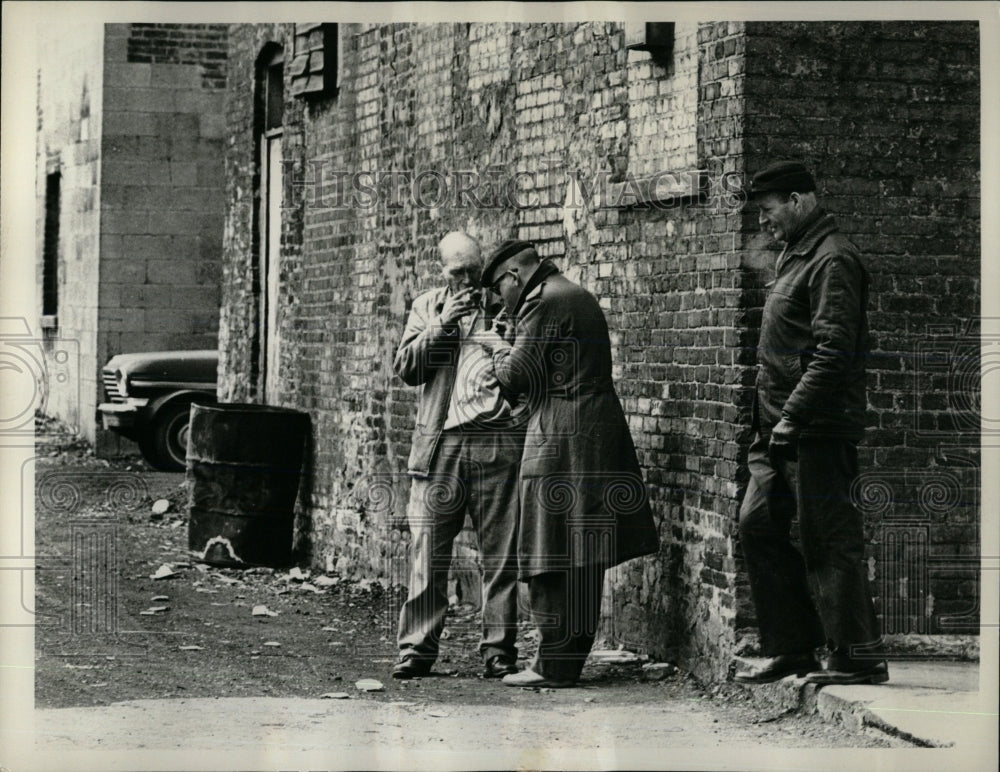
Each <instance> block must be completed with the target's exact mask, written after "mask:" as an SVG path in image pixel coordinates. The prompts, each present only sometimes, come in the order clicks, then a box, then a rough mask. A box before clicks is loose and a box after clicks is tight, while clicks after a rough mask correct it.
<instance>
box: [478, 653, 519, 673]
mask: <svg viewBox="0 0 1000 772" xmlns="http://www.w3.org/2000/svg"><path fill="white" fill-rule="evenodd" d="M516 672H517V665H516V664H515V662H514V659H513V657H510V656H508V655H507V654H494V655H493V656H492V657H490V658H489V659H488V660H486V669H485V670H484V671H483V678H503V677H504V676H507V675H514V673H516Z"/></svg>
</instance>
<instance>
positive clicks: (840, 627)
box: [740, 435, 881, 659]
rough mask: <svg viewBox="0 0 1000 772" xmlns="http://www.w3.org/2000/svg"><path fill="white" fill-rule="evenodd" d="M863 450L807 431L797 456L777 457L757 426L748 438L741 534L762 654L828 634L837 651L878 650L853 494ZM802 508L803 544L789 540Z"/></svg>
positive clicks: (814, 643) (799, 648) (854, 654)
mask: <svg viewBox="0 0 1000 772" xmlns="http://www.w3.org/2000/svg"><path fill="white" fill-rule="evenodd" d="M857 458H858V457H857V447H856V446H855V444H854V443H852V442H850V441H847V440H840V439H826V438H809V439H802V440H800V441H799V443H798V460H797V461H790V460H788V459H787V458H784V459H783V458H780V457H779V459H778V460H777V461H775V460H772V459H771V458H770V457H769V455H768V448H767V438H766V437H763V438H762V437H761V436H760V435H758V436H757V438H756V439H755V441H754V443H753V444H752V445H751V446H750V454H749V464H750V485H749V487H748V488H747V492H746V496H745V497H744V499H743V505H742V507H741V509H740V540H741V544H742V546H743V555H744V558H745V562H746V568H747V573H748V574H749V578H750V591H751V594H752V596H753V602H754V607H755V608H756V611H757V623H758V625H759V627H760V642H761V648H762V650H763V653H764V655H765V656H769V657H773V656H777V655H779V654H793V653H801V652H808V651H811V650H812V649H814V648H816V647H818V646H821V645H823V644H824V643H826V644H827V645H828V646H829V647H830V648H831V650H832V651H834V652H835V653H836V654H837V655H838V656H839V657H840V658H848V659H864V658H865V657H864V656H863V655H864V653H865V651H866V650H867V651H868V652H869V653H870V654H871V653H877V652H878V650H879V649H878V646H879V642H880V639H881V635H880V631H879V626H878V620H877V618H876V616H875V608H874V606H873V605H872V599H871V591H870V590H869V587H868V576H867V569H866V566H865V564H864V527H863V521H862V517H861V513H860V512H858V510H857V509H856V508H855V507H854V505H853V504H852V503H851V499H850V490H851V484H852V483H853V481H854V479H855V478H856V477H857V474H858V460H857ZM796 515H797V516H798V519H799V535H800V543H801V545H802V552H801V553H800V552H799V551H798V550H797V549H796V548H795V547H794V546H793V544H792V542H791V524H792V519H793V518H794V517H795V516H796Z"/></svg>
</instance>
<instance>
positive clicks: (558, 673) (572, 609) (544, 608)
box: [528, 565, 605, 681]
mask: <svg viewBox="0 0 1000 772" xmlns="http://www.w3.org/2000/svg"><path fill="white" fill-rule="evenodd" d="M604 571H605V567H604V566H603V565H584V566H574V567H572V568H567V569H565V570H561V571H547V572H545V573H543V574H537V575H535V576H532V577H530V578H529V579H528V596H529V599H530V603H531V621H532V623H533V624H534V625H535V626H536V627H537V628H538V632H539V635H540V640H539V645H538V651H537V652H536V653H535V659H534V661H533V662H532V664H531V669H532V670H534V671H535V672H536V673H539V674H541V675H543V676H545V677H546V678H550V679H553V680H557V681H576V680H577V679H578V678H579V677H580V671H582V670H583V665H584V663H585V662H586V661H587V655H588V654H590V647H591V646H593V644H594V636H595V635H596V634H597V625H598V623H599V622H600V618H601V593H602V591H603V588H604Z"/></svg>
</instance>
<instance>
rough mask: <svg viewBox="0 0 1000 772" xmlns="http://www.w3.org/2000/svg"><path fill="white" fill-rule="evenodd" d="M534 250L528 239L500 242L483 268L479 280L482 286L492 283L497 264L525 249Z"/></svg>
mask: <svg viewBox="0 0 1000 772" xmlns="http://www.w3.org/2000/svg"><path fill="white" fill-rule="evenodd" d="M529 249H530V250H531V251H532V252H534V251H535V245H534V244H532V243H531V242H530V241H521V240H520V239H507V240H506V241H503V242H501V243H500V244H499V245H498V246H497V247H496V249H494V250H493V253H492V254H491V255H490V259H489V260H487V261H486V267H485V268H483V274H482V278H481V279H480V281H481V282H482V285H483V286H484V287H489V286H490V285H491V284H492V283H493V273H494V271H496V269H497V268H498V267H499V265H500V264H501V263H502V262H504V261H505V260H508V259H510V258H512V257H514V255H519V254H521V253H522V252H525V251H527V250H529Z"/></svg>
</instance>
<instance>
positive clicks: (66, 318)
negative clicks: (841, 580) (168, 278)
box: [28, 24, 105, 440]
mask: <svg viewBox="0 0 1000 772" xmlns="http://www.w3.org/2000/svg"><path fill="white" fill-rule="evenodd" d="M104 45H105V41H104V30H103V28H102V26H101V25H100V24H92V25H79V26H74V27H73V28H72V29H69V28H66V27H60V26H58V25H52V26H47V27H45V28H42V29H40V31H39V43H38V51H39V68H38V108H37V109H38V137H37V144H36V167H35V168H36V172H35V200H36V222H37V227H36V244H37V251H36V262H35V264H36V276H37V279H38V281H37V286H38V292H37V304H38V310H39V315H40V314H41V311H42V277H43V273H44V264H43V263H44V261H43V242H44V238H45V218H46V179H47V177H48V175H50V174H59V175H60V185H59V187H60V206H59V212H58V223H59V224H58V228H59V237H58V244H57V250H58V259H57V273H56V275H57V278H58V282H57V292H58V303H57V309H56V311H57V313H56V314H55V315H54V316H55V319H54V320H50V321H52V322H54V323H55V324H56V326H54V327H49V328H46V329H44V330H41V329H40V328H39V327H38V324H39V321H40V320H39V319H31V320H28V321H29V323H30V326H31V328H32V329H34V330H37V331H38V335H39V336H41V337H42V338H43V344H42V345H43V347H44V350H45V356H46V358H48V359H51V360H52V361H51V362H50V363H49V365H50V367H49V370H50V372H51V373H55V372H61V373H62V374H63V375H64V376H65V377H63V378H56V377H50V378H49V379H48V384H47V386H48V396H47V399H46V402H45V404H44V406H43V410H44V411H45V412H46V413H47V414H48V415H51V416H55V417H58V418H59V419H60V420H62V421H64V422H66V423H67V424H68V425H70V426H73V427H76V428H77V429H78V430H79V431H80V432H81V433H82V434H83V435H84V436H86V437H88V438H89V439H91V440H93V439H94V429H95V427H94V411H95V408H96V406H97V395H98V387H99V385H100V379H99V373H98V372H97V369H96V368H95V367H94V364H93V363H94V362H95V361H96V359H97V357H98V324H99V323H98V302H99V298H98V289H97V282H96V280H95V279H94V277H96V276H97V275H98V264H99V250H100V239H99V236H98V234H99V232H100V217H101V190H100V166H101V141H100V138H101V118H102V104H103V98H104V93H103V92H104V68H103V63H102V62H103V56H104ZM59 352H67V354H66V355H67V356H68V358H66V359H64V361H63V362H61V363H57V362H56V361H55V359H54V358H55V357H56V356H57V355H58V356H59V357H60V358H61V359H62V358H63V357H64V354H60V353H59ZM57 364H58V365H59V367H56V365H57Z"/></svg>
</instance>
